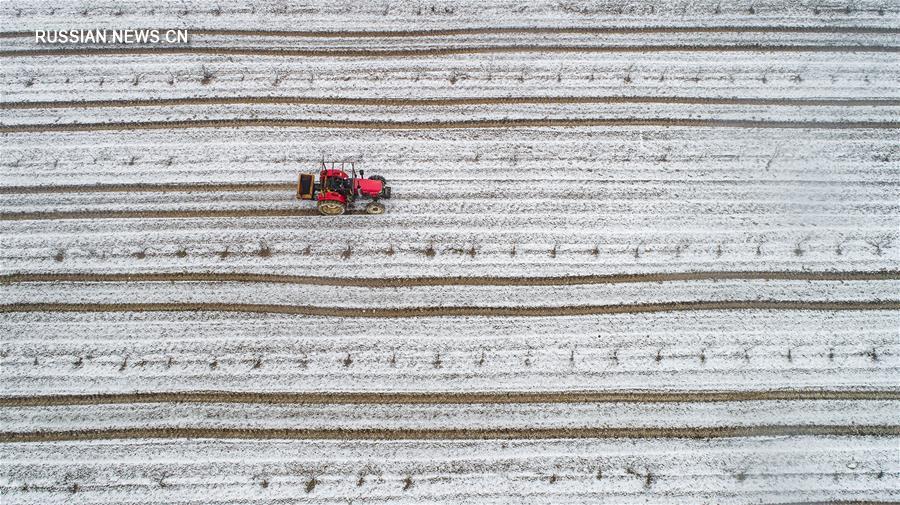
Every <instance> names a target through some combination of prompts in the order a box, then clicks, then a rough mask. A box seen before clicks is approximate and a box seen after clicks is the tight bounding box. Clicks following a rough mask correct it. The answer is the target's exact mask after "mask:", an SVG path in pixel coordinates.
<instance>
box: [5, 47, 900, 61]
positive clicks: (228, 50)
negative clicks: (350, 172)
mask: <svg viewBox="0 0 900 505" xmlns="http://www.w3.org/2000/svg"><path fill="white" fill-rule="evenodd" d="M670 52H752V53H759V52H789V53H896V52H900V46H883V45H842V46H837V45H815V44H803V45H783V44H782V45H778V44H685V45H633V46H548V45H537V44H520V45H505V46H465V47H436V48H427V49H263V48H245V47H191V46H177V47H159V46H145V47H131V46H125V47H92V48H79V49H12V50H9V49H7V50H2V51H0V58H32V57H39V56H63V57H65V56H137V55H148V54H149V55H156V54H166V55H169V54H202V55H219V56H272V57H279V56H280V57H306V58H421V57H431V56H458V55H467V54H513V53H548V54H559V53H670Z"/></svg>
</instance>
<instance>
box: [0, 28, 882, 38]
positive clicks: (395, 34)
mask: <svg viewBox="0 0 900 505" xmlns="http://www.w3.org/2000/svg"><path fill="white" fill-rule="evenodd" d="M188 31H189V32H190V33H191V34H192V35H214V36H219V35H227V36H235V37H305V38H342V39H344V38H351V37H352V38H412V37H416V38H418V37H449V36H455V35H514V34H523V35H529V34H530V35H565V34H571V35H577V34H585V35H618V34H624V35H627V34H632V33H633V34H658V33H836V34H837V33H848V34H892V33H900V29H897V28H892V27H881V26H633V27H614V26H597V27H527V26H522V27H515V26H512V27H496V28H445V29H435V30H372V31H367V30H348V31H336V30H334V31H328V30H235V29H215V28H196V29H194V28H191V29H188ZM33 36H34V32H29V31H9V32H0V39H12V38H23V37H33Z"/></svg>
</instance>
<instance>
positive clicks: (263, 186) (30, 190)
mask: <svg viewBox="0 0 900 505" xmlns="http://www.w3.org/2000/svg"><path fill="white" fill-rule="evenodd" d="M296 189H297V184H296V183H282V182H246V183H224V184H216V183H200V184H179V183H172V184H168V183H167V184H140V183H138V184H94V185H87V184H60V185H54V186H3V187H0V195H34V194H42V193H133V192H159V193H176V192H178V193H191V192H211V191H285V190H296Z"/></svg>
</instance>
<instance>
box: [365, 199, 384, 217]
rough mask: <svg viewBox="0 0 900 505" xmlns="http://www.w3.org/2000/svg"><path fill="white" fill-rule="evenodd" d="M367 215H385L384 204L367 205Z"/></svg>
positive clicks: (373, 203)
mask: <svg viewBox="0 0 900 505" xmlns="http://www.w3.org/2000/svg"><path fill="white" fill-rule="evenodd" d="M366 214H384V204H383V203H379V202H372V203H370V204H369V205H366Z"/></svg>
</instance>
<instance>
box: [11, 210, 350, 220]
mask: <svg viewBox="0 0 900 505" xmlns="http://www.w3.org/2000/svg"><path fill="white" fill-rule="evenodd" d="M350 213H352V212H350ZM317 215H319V212H318V211H317V210H316V209H306V208H304V209H243V210H240V209H206V210H96V211H71V212H69V211H60V212H13V213H8V214H0V221H33V220H49V219H169V218H206V217H295V216H317Z"/></svg>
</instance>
